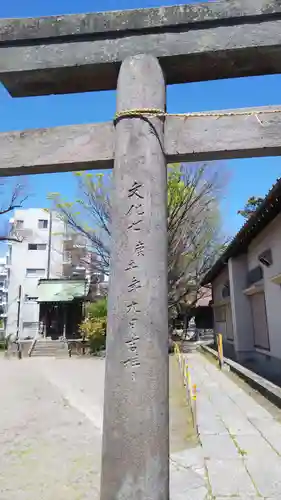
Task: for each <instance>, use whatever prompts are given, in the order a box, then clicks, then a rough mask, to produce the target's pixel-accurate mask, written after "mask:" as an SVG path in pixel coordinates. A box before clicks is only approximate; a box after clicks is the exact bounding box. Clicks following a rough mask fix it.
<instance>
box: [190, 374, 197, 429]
mask: <svg viewBox="0 0 281 500" xmlns="http://www.w3.org/2000/svg"><path fill="white" fill-rule="evenodd" d="M191 397H192V420H193V427H194V429H195V430H196V432H197V433H198V429H197V408H196V397H197V388H196V384H193V385H192V391H191Z"/></svg>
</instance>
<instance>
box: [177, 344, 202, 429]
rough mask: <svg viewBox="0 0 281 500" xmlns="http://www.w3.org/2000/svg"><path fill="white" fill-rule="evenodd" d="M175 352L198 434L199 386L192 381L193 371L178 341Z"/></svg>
mask: <svg viewBox="0 0 281 500" xmlns="http://www.w3.org/2000/svg"><path fill="white" fill-rule="evenodd" d="M174 352H175V355H176V358H177V361H178V364H179V368H180V373H181V377H182V380H183V384H184V386H185V389H186V395H187V401H188V404H189V406H190V409H191V414H192V421H193V426H194V429H195V431H196V433H197V434H198V428H197V414H196V398H197V388H196V384H193V383H192V379H191V373H190V370H189V366H188V362H187V360H186V358H185V356H184V355H183V354H182V353H181V352H180V349H179V346H178V344H177V343H175V348H174Z"/></svg>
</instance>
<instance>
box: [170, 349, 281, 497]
mask: <svg viewBox="0 0 281 500" xmlns="http://www.w3.org/2000/svg"><path fill="white" fill-rule="evenodd" d="M187 358H188V362H189V365H190V366H191V372H192V379H193V382H196V384H197V386H198V396H197V418H198V429H199V433H200V441H201V445H202V446H201V447H199V448H196V449H195V450H192V453H190V450H187V451H186V452H184V453H182V454H181V455H180V456H179V457H178V458H177V467H178V469H179V467H180V466H181V467H182V468H187V471H188V473H189V474H190V482H189V488H191V487H192V484H193V485H194V486H195V485H197V487H196V488H195V489H194V491H193V493H195V495H194V494H193V496H188V494H187V496H184V493H183V491H182V496H177V499H179V500H180V499H184V498H185V499H186V498H188V499H189V498H192V499H193V500H203V499H204V500H205V499H207V498H208V499H209V498H210V499H213V498H215V499H216V500H227V499H230V498H231V499H239V498H241V499H243V500H258V499H259V500H260V499H261V498H266V499H280V498H281V423H280V421H278V420H277V419H276V418H275V417H274V416H273V415H272V413H271V412H269V411H268V409H267V407H268V404H267V402H266V401H265V400H263V398H262V397H261V396H260V397H259V402H257V400H256V398H253V397H252V396H251V395H249V394H248V393H247V392H245V390H244V389H243V383H240V381H239V383H238V384H237V383H236V382H235V379H234V380H233V379H232V377H230V376H228V375H227V374H226V373H223V372H221V371H220V370H219V369H218V368H217V366H216V365H214V364H213V363H212V362H210V361H209V360H207V359H206V358H205V356H204V355H202V354H198V353H194V354H190V355H187ZM263 401H264V404H262V402H263ZM260 402H261V404H260ZM280 413H281V412H280ZM188 465H189V467H188ZM180 470H181V469H180ZM202 471H204V472H203V473H202ZM182 477H184V476H182ZM184 487H186V483H184ZM176 489H177V492H178V494H179V490H178V485H177V488H176ZM186 493H187V490H186Z"/></svg>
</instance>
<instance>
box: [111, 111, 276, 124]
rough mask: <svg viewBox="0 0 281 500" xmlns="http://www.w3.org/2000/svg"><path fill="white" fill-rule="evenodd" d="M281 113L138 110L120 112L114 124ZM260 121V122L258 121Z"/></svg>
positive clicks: (115, 117) (116, 114)
mask: <svg viewBox="0 0 281 500" xmlns="http://www.w3.org/2000/svg"><path fill="white" fill-rule="evenodd" d="M277 113H281V107H280V108H273V109H256V110H241V111H239V110H237V111H235V110H234V111H199V112H192V113H167V112H165V111H163V110H162V109H157V108H139V109H138V108H136V109H127V110H124V111H118V112H117V113H115V116H114V124H116V123H117V122H118V121H119V120H120V119H122V118H148V117H152V116H157V117H159V118H166V117H167V116H174V117H179V118H205V117H213V118H227V117H231V116H254V117H256V118H257V119H258V115H269V114H277ZM258 121H259V120H258Z"/></svg>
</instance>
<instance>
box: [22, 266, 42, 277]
mask: <svg viewBox="0 0 281 500" xmlns="http://www.w3.org/2000/svg"><path fill="white" fill-rule="evenodd" d="M44 275H45V269H35V268H27V269H26V277H27V278H42V276H44Z"/></svg>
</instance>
